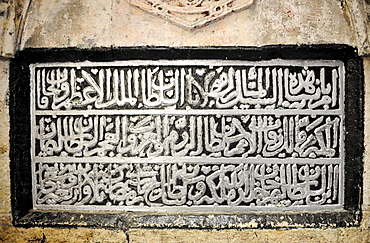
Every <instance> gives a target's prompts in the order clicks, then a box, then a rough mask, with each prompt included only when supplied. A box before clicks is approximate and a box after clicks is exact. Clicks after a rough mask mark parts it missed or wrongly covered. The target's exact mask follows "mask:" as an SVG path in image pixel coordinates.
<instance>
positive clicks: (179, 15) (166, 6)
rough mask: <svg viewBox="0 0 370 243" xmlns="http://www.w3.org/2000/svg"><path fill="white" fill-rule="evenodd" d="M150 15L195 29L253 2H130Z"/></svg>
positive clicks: (168, 0) (175, 0)
mask: <svg viewBox="0 0 370 243" xmlns="http://www.w3.org/2000/svg"><path fill="white" fill-rule="evenodd" d="M128 1H129V2H130V3H131V4H133V5H135V6H138V7H140V8H141V9H143V10H145V11H148V12H150V13H153V14H156V15H159V16H161V17H163V18H166V19H168V20H170V21H172V22H174V23H176V24H178V25H180V26H182V27H185V28H189V29H193V28H197V27H201V26H203V25H205V24H207V23H209V22H212V21H215V20H217V19H220V18H222V17H224V16H226V15H228V14H230V13H232V12H235V11H238V10H241V9H243V8H246V7H248V6H249V5H251V4H252V3H253V0H128Z"/></svg>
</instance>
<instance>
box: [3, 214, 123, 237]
mask: <svg viewBox="0 0 370 243" xmlns="http://www.w3.org/2000/svg"><path fill="white" fill-rule="evenodd" d="M0 242H7V243H8V242H9V243H10V242H17V243H22V242H40V243H41V242H43V243H46V242H50V243H51V242H55V243H62V242H63V243H67V242H78V243H82V242H102V243H103V242H104V243H118V242H119V243H125V242H128V239H127V235H126V233H125V232H123V231H120V230H106V229H90V228H73V229H60V228H28V229H27V228H14V227H12V226H11V219H10V215H7V214H5V215H1V214H0Z"/></svg>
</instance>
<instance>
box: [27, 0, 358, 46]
mask: <svg viewBox="0 0 370 243" xmlns="http://www.w3.org/2000/svg"><path fill="white" fill-rule="evenodd" d="M110 18H112V20H110ZM81 30H83V31H81ZM278 43H279V44H280V43H284V44H299V43H343V44H350V45H354V44H355V42H354V38H353V35H351V28H350V25H349V23H348V22H347V21H346V19H345V18H344V16H343V13H342V11H341V7H340V4H339V3H338V2H335V1H328V2H322V1H319V0H315V1H311V2H310V4H305V3H303V2H296V1H293V0H289V1H283V2H279V3H276V2H275V1H269V0H265V1H255V3H253V4H252V5H251V6H250V7H248V8H247V9H245V10H243V11H240V12H237V13H233V14H231V15H229V16H226V17H225V19H223V20H222V21H218V22H216V23H213V24H210V25H209V26H207V27H205V28H201V29H196V30H193V31H188V30H184V29H183V28H181V27H178V26H176V25H174V24H172V23H169V22H168V20H166V19H162V18H160V17H156V16H153V15H151V14H148V13H146V12H145V11H143V10H141V9H139V8H137V7H135V6H132V5H130V4H129V3H128V2H127V1H126V0H116V1H113V2H112V4H111V1H99V4H97V3H95V2H94V3H93V2H91V1H79V2H77V1H70V2H60V1H44V0H39V1H35V3H33V4H32V6H31V8H30V12H29V15H28V21H27V23H26V26H25V32H24V35H23V37H22V45H21V48H23V47H54V46H59V47H68V46H80V47H92V46H110V45H113V46H143V45H158V46H197V45H200V46H217V45H223V46H228V45H236V46H238V45H243V46H249V45H266V44H278Z"/></svg>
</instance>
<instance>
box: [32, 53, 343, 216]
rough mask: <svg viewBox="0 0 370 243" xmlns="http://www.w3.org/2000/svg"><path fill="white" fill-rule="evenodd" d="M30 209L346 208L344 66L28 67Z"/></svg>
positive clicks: (155, 63) (148, 63)
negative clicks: (29, 91) (31, 182)
mask: <svg viewBox="0 0 370 243" xmlns="http://www.w3.org/2000/svg"><path fill="white" fill-rule="evenodd" d="M29 69H30V82H31V163H32V181H33V184H32V194H33V205H34V208H35V209H43V210H61V209H62V210H70V211H80V210H92V211H98V210H108V211H109V210H118V211H120V210H129V211H163V212H170V211H172V212H203V211H220V212H228V211H231V212H232V211H261V210H262V211H264V210H267V211H285V210H300V211H302V210H303V211H307V210H309V211H317V210H331V209H342V208H343V206H344V166H345V143H344V141H345V138H346V134H345V129H344V120H345V105H344V97H345V88H344V87H345V82H346V80H345V72H346V70H345V65H344V63H343V62H342V61H340V60H321V59H317V60H299V59H290V60H282V59H273V60H268V61H245V60H217V59H213V60H210V59H194V60H185V59H184V60H182V59H179V60H126V61H125V60H122V61H105V62H93V61H92V62H87V61H85V62H78V61H77V62H47V63H33V64H31V65H30V66H29Z"/></svg>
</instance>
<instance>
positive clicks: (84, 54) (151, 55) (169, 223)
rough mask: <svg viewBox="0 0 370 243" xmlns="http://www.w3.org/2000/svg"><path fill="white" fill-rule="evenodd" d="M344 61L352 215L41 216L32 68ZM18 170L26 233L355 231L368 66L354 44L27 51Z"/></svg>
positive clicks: (17, 133)
mask: <svg viewBox="0 0 370 243" xmlns="http://www.w3.org/2000/svg"><path fill="white" fill-rule="evenodd" d="M276 58H280V59H288V60H289V59H323V60H325V59H326V60H341V61H343V62H344V64H345V67H346V73H345V75H346V87H345V89H346V90H345V92H346V97H345V98H346V99H345V130H346V141H345V147H346V158H345V182H344V187H345V191H344V192H345V195H344V197H345V200H344V210H338V211H334V210H332V211H330V212H329V211H325V212H324V211H323V212H316V211H315V212H277V213H270V212H266V213H265V212H261V213H258V212H257V213H256V212H245V213H237V214H225V213H224V214H222V213H219V214H210V213H204V214H201V213H197V214H190V213H184V214H165V213H162V214H159V213H158V214H153V213H133V212H119V213H114V212H102V213H96V212H94V213H89V212H84V213H70V212H47V211H34V210H33V209H32V179H31V158H30V145H31V138H30V105H29V104H30V82H29V80H30V77H29V75H30V74H29V64H31V63H38V62H41V63H45V62H73V61H75V62H81V61H85V60H88V61H92V62H93V61H95V62H98V61H114V60H133V59H143V60H160V59H167V60H175V59H223V60H228V59H229V60H248V61H261V60H270V59H276ZM9 90H10V102H9V106H10V159H11V163H10V169H11V192H12V214H13V224H14V225H15V226H22V227H35V226H40V227H46V226H51V227H92V228H115V229H128V228H132V227H134V228H135V227H150V228H163V227H171V228H201V229H207V228H217V229H223V228H300V227H308V228H314V227H348V226H358V225H359V224H360V221H361V203H362V173H363V152H364V145H363V144H364V132H363V120H364V118H363V114H364V113H363V104H364V101H363V100H364V94H363V92H364V91H363V90H364V88H363V67H362V59H361V58H359V56H358V55H357V51H356V49H354V48H353V47H350V46H347V45H303V46H280V45H278V46H264V47H204V48H200V47H193V48H191V47H183V48H168V47H135V48H94V49H88V50H87V49H77V48H61V49H56V48H53V49H47V48H41V49H26V50H23V51H20V52H18V53H17V55H16V57H15V58H14V59H13V60H12V62H11V67H10V83H9Z"/></svg>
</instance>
